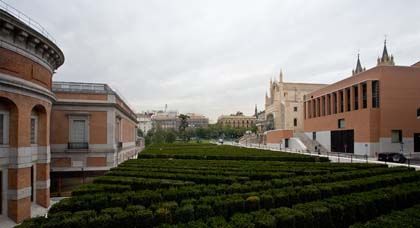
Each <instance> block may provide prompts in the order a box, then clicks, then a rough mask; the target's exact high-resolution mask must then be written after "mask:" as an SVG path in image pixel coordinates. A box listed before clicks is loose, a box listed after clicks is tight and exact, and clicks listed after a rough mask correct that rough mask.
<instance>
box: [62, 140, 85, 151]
mask: <svg viewBox="0 0 420 228" xmlns="http://www.w3.org/2000/svg"><path fill="white" fill-rule="evenodd" d="M67 148H68V149H69V150H80V149H89V143H87V142H69V143H68V144H67Z"/></svg>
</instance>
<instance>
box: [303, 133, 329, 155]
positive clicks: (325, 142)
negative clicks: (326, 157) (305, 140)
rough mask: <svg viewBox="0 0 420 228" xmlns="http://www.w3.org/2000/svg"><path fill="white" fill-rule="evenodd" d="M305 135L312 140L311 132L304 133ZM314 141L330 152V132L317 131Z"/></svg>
mask: <svg viewBox="0 0 420 228" xmlns="http://www.w3.org/2000/svg"><path fill="white" fill-rule="evenodd" d="M305 135H306V136H308V137H309V138H310V139H311V140H312V132H305ZM316 141H317V142H318V143H319V144H321V145H322V146H323V147H324V148H325V149H327V150H328V151H331V131H317V132H316Z"/></svg>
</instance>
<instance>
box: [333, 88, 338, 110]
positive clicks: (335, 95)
mask: <svg viewBox="0 0 420 228" xmlns="http://www.w3.org/2000/svg"><path fill="white" fill-rule="evenodd" d="M336 113H337V93H333V114H336Z"/></svg>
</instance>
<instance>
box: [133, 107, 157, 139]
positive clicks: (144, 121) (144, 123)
mask: <svg viewBox="0 0 420 228" xmlns="http://www.w3.org/2000/svg"><path fill="white" fill-rule="evenodd" d="M136 115H137V120H138V122H139V124H138V129H140V130H142V131H143V134H144V135H146V134H147V132H149V131H150V130H151V129H152V128H153V123H152V115H153V113H150V112H144V113H137V114H136Z"/></svg>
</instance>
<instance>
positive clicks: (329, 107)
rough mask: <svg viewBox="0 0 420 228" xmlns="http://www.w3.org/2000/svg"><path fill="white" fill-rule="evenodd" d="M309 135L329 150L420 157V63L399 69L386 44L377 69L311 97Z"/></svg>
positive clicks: (356, 74)
mask: <svg viewBox="0 0 420 228" xmlns="http://www.w3.org/2000/svg"><path fill="white" fill-rule="evenodd" d="M304 107H305V122H304V131H305V134H306V135H307V136H309V137H310V138H311V139H312V140H314V141H316V142H318V143H319V144H320V145H321V146H322V147H324V148H325V149H326V150H328V151H333V152H348V153H354V154H358V155H368V156H375V155H376V154H377V153H379V152H402V153H404V154H405V155H407V156H410V155H411V156H412V157H418V156H419V155H420V62H419V63H416V64H413V65H411V66H396V65H395V64H394V58H393V56H392V55H391V56H390V55H389V54H388V50H387V47H386V43H385V45H384V49H383V53H382V56H381V57H380V58H378V64H377V66H376V67H373V68H371V69H368V70H365V69H364V68H362V66H361V64H360V60H359V58H358V60H357V65H356V69H355V70H353V75H352V76H350V77H348V78H345V79H343V80H341V81H338V82H336V83H334V84H331V85H329V86H327V87H325V88H322V89H319V90H317V91H315V92H312V93H310V94H308V95H307V96H306V99H305V106H304Z"/></svg>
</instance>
